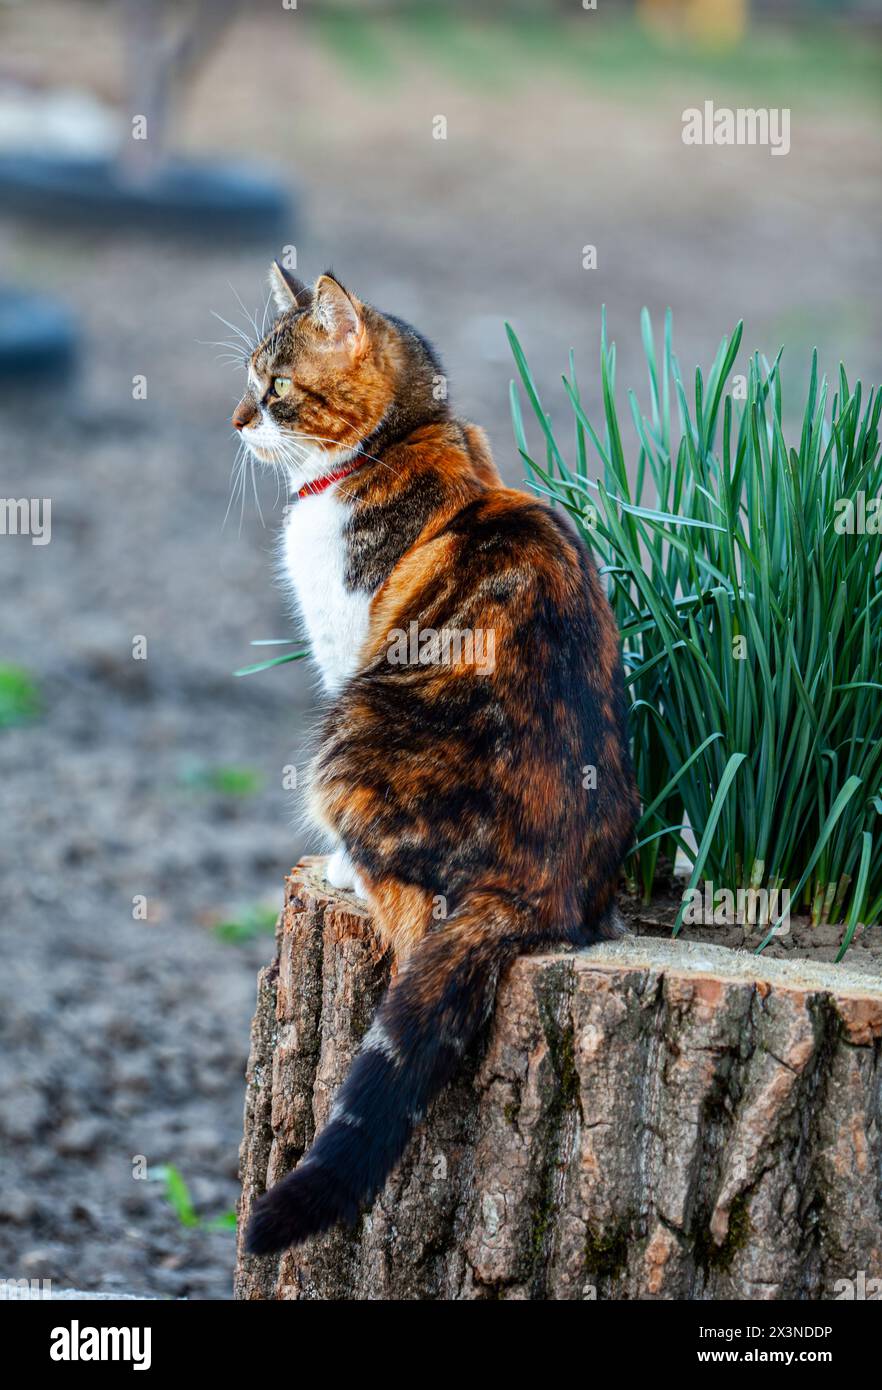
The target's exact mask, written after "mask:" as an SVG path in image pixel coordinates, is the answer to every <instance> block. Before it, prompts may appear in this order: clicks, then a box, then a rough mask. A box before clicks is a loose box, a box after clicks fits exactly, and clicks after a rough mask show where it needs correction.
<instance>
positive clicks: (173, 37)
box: [121, 0, 238, 178]
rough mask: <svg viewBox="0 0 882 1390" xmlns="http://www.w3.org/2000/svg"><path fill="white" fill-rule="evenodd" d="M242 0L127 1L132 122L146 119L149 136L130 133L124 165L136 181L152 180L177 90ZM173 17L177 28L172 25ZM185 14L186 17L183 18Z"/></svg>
mask: <svg viewBox="0 0 882 1390" xmlns="http://www.w3.org/2000/svg"><path fill="white" fill-rule="evenodd" d="M237 3H238V0H196V3H195V4H191V5H187V4H177V5H170V4H167V3H166V0H122V18H123V30H124V39H125V50H126V79H127V80H126V91H127V99H128V103H129V111H128V112H127V115H128V117H129V119H130V120H131V119H133V118H134V117H136V116H140V117H143V119H144V122H145V126H146V138H145V139H137V138H133V137H132V135H131V131H128V132H127V133H126V138H125V139H124V141H123V146H122V151H121V161H122V165H123V167H124V168H125V170H126V172H127V173H128V174H129V176H130V177H132V178H149V177H150V175H152V174H154V173H155V172H156V171H157V169H158V168H159V167H160V165H161V164H162V162H163V160H164V158H165V155H166V152H167V146H168V128H169V123H170V120H171V110H172V102H173V98H174V92H175V88H176V87H180V86H181V84H182V83H183V82H184V81H185V79H186V78H187V77H188V76H189V75H190V74H191V73H192V72H193V71H194V69H195V68H196V67H197V66H198V65H199V63H200V62H201V61H202V59H203V58H204V57H205V56H206V54H207V53H208V52H209V51H210V50H211V48H212V47H213V46H214V44H215V43H216V42H217V40H218V38H219V37H220V35H221V34H222V33H223V31H224V29H225V28H226V27H227V25H228V24H229V22H230V20H231V19H232V18H233V15H234V14H235V11H236V8H237ZM168 14H171V15H172V16H173V19H172V24H171V26H169V25H168V24H167V23H166V17H167V15H168ZM182 16H183V17H182Z"/></svg>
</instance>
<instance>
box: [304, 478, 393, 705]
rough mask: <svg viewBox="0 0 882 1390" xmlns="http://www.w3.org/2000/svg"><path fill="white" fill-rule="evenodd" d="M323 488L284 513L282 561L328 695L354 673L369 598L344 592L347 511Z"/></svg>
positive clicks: (367, 612)
mask: <svg viewBox="0 0 882 1390" xmlns="http://www.w3.org/2000/svg"><path fill="white" fill-rule="evenodd" d="M335 493H336V488H328V489H327V490H326V491H325V492H320V493H319V494H318V495H317V496H315V497H303V498H301V499H300V500H299V501H297V502H295V503H294V504H293V506H292V507H291V509H290V511H289V513H288V520H287V522H286V525H285V529H284V532H283V533H282V559H283V565H284V570H285V575H286V577H287V579H288V581H289V582H290V584H291V588H292V590H293V592H294V597H295V599H296V601H297V606H298V608H299V610H300V614H301V617H302V619H303V623H304V626H305V628H306V634H307V637H308V639H309V645H310V649H311V651H312V656H313V659H314V660H315V662H316V664H317V665H318V668H319V670H320V672H321V676H322V683H323V685H324V687H325V690H326V691H327V692H328V694H330V695H333V694H336V692H337V691H338V690H339V689H340V688H341V686H342V685H344V684H345V682H346V681H347V680H348V679H349V677H350V676H351V675H352V674H353V672H354V671H355V670H356V669H357V667H358V657H359V653H360V651H361V648H362V645H363V643H364V641H365V638H366V637H367V632H368V622H369V613H370V603H371V595H370V594H366V593H363V592H361V591H357V592H354V593H353V592H352V591H351V590H350V589H347V587H346V583H345V575H346V543H345V539H344V535H343V529H344V526H345V524H346V518H347V515H348V508H347V507H346V505H345V504H343V503H341V502H339V501H338V500H337V498H336V496H335Z"/></svg>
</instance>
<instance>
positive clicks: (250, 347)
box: [211, 309, 256, 357]
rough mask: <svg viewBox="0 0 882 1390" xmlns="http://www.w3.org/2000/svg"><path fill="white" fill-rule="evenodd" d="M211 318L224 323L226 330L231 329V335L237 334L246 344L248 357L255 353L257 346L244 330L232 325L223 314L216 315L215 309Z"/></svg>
mask: <svg viewBox="0 0 882 1390" xmlns="http://www.w3.org/2000/svg"><path fill="white" fill-rule="evenodd" d="M211 316H212V318H215V319H217V321H218V323H222V324H223V326H224V328H229V330H230V332H231V333H235V334H236V337H237V338H241V339H242V342H243V343H244V344H245V347H246V349H247V352H248V356H249V357H250V356H251V354H252V352H253V351H254V348H255V346H256V344H254V343H252V341H251V339H250V338H249V337H248V334H247V333H245V332H244V330H243V329H241V328H239V327H238V325H237V324H235V323H230V320H229V319H225V318H224V316H223V314H218V313H216V312H215V310H214V309H212V311H211Z"/></svg>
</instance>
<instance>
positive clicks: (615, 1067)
mask: <svg viewBox="0 0 882 1390" xmlns="http://www.w3.org/2000/svg"><path fill="white" fill-rule="evenodd" d="M321 864H322V861H320V860H305V861H304V862H303V863H302V864H300V865H299V866H298V867H297V868H296V869H295V870H294V872H293V873H292V874H291V876H290V878H289V879H288V880H287V886H286V899H285V906H284V909H283V912H282V914H281V917H280V919H279V925H278V929H277V944H278V954H277V958H276V960H275V961H274V963H273V964H272V965H270V966H269V967H268V968H267V969H265V970H264V971H262V973H261V975H260V979H259V987H258V1002H257V1011H256V1014H255V1017H254V1024H253V1032H252V1044H251V1056H250V1060H249V1064H248V1074H247V1076H248V1089H247V1098H246V1104H245V1136H244V1140H243V1144H242V1149H241V1175H242V1184H243V1190H242V1198H241V1202H240V1218H241V1219H240V1223H239V1229H240V1236H239V1239H240V1250H239V1256H238V1263H237V1269H236V1294H237V1297H239V1298H243V1299H288V1298H292V1299H295V1298H306V1299H403V1298H422V1299H461V1298H464V1299H474V1298H506V1299H509V1298H513V1299H547V1298H550V1299H580V1298H595V1297H596V1298H617V1299H624V1298H697V1299H727V1298H735V1299H777V1298H801V1299H832V1298H836V1297H848V1296H849V1292H848V1291H849V1288H851V1289H852V1293H851V1296H852V1297H853V1296H854V1291H853V1290H854V1286H855V1281H856V1282H857V1286H858V1287H859V1288H861V1287H862V1288H864V1289H865V1290H867V1291H869V1293H870V1295H871V1296H872V1295H873V1294H874V1293H875V1295H876V1296H877V1297H878V1296H879V1295H880V1293H882V1283H876V1284H874V1283H872V1282H871V1281H873V1280H882V981H876V980H872V979H868V978H867V977H865V976H860V975H857V974H856V973H852V972H849V970H848V968H847V965H840V966H833V965H817V964H809V963H806V962H792V961H775V960H768V961H767V960H763V959H758V958H757V957H755V956H753V955H748V954H746V953H738V952H734V951H730V950H726V949H723V948H721V947H714V946H705V945H694V944H689V945H687V944H685V943H680V942H674V941H670V940H667V941H665V940H657V939H654V938H640V937H636V938H630V939H626V940H623V941H621V942H616V943H614V944H608V945H607V944H604V945H600V946H595V947H592V948H590V949H589V950H585V951H580V952H575V953H574V952H568V951H565V950H561V951H558V952H553V953H547V954H542V955H535V956H530V957H524V958H522V959H520V960H518V961H517V962H516V963H515V965H514V966H513V968H512V969H511V971H510V972H509V974H508V975H507V977H506V978H505V979H504V981H503V983H502V985H501V987H500V990H499V994H498V999H497V1006H496V1011H495V1014H494V1017H493V1020H492V1022H491V1024H490V1025H489V1027H488V1030H487V1033H486V1035H485V1037H484V1038H483V1039H482V1040H481V1044H480V1046H479V1047H478V1048H476V1049H475V1052H474V1055H473V1056H472V1057H470V1058H469V1060H468V1062H467V1064H466V1065H465V1066H464V1068H463V1071H462V1075H461V1076H460V1077H459V1078H458V1079H457V1080H456V1082H455V1083H454V1084H453V1085H452V1086H451V1087H450V1088H449V1089H448V1090H447V1091H446V1092H445V1093H444V1094H443V1095H442V1096H441V1097H440V1098H439V1099H438V1100H437V1101H436V1102H435V1104H434V1105H433V1107H432V1109H431V1111H430V1113H429V1115H428V1117H427V1119H426V1121H425V1122H424V1123H423V1124H422V1125H421V1126H420V1127H419V1128H418V1130H417V1131H416V1132H415V1134H414V1136H413V1139H412V1140H411V1143H410V1146H409V1147H408V1149H407V1152H406V1153H405V1155H404V1158H403V1160H402V1162H401V1164H400V1165H399V1167H398V1169H397V1170H396V1171H395V1173H393V1175H392V1177H391V1178H390V1179H389V1181H388V1183H387V1184H386V1187H385V1189H384V1190H383V1191H382V1192H381V1194H380V1196H379V1198H378V1199H377V1201H376V1203H375V1204H374V1206H373V1208H372V1210H371V1211H370V1212H368V1213H367V1214H366V1215H365V1216H364V1217H363V1218H362V1220H361V1222H360V1224H359V1226H358V1228H357V1229H355V1230H336V1231H332V1232H330V1233H328V1234H326V1235H324V1236H321V1237H318V1238H316V1239H314V1240H311V1241H309V1242H308V1243H307V1244H305V1245H303V1246H301V1247H300V1248H298V1249H296V1250H294V1251H287V1252H286V1253H285V1254H284V1255H283V1256H281V1258H280V1257H278V1256H268V1257H264V1258H255V1257H252V1256H248V1255H245V1254H244V1253H243V1251H242V1249H241V1239H242V1232H243V1229H244V1225H245V1223H246V1222H247V1219H248V1216H249V1213H250V1211H251V1207H252V1204H253V1202H254V1201H255V1199H256V1198H257V1197H258V1196H259V1195H260V1194H261V1193H262V1192H263V1191H264V1190H265V1188H266V1187H267V1186H268V1185H270V1184H272V1183H274V1182H276V1181H277V1180H278V1179H279V1178H281V1177H282V1176H283V1175H284V1174H285V1173H287V1172H288V1171H289V1170H290V1169H291V1168H292V1167H293V1166H294V1165H295V1164H296V1162H297V1160H298V1159H299V1158H300V1157H301V1155H302V1154H303V1153H304V1151H305V1150H306V1149H307V1148H308V1147H309V1145H310V1143H311V1141H312V1138H313V1135H314V1134H315V1132H316V1130H317V1128H318V1127H319V1126H320V1125H321V1124H322V1123H323V1122H324V1120H325V1118H326V1116H327V1113H328V1110H329V1107H330V1103H331V1099H332V1097H333V1094H334V1092H335V1090H336V1088H337V1086H338V1085H339V1084H340V1082H341V1081H342V1079H343V1077H344V1075H345V1073H346V1070H347V1068H348V1066H349V1063H350V1061H351V1058H352V1056H353V1053H354V1051H355V1050H356V1048H357V1046H358V1042H359V1039H360V1038H361V1036H362V1034H363V1033H364V1032H365V1030H366V1029H367V1027H368V1026H369V1023H370V1020H371V1017H372V1014H373V1011H374V1009H375V1007H376V1004H377V1002H378V1000H379V999H380V997H381V995H382V993H383V990H384V989H385V987H386V984H387V981H388V978H389V962H388V960H387V958H386V957H385V956H384V953H383V950H382V947H381V944H380V942H379V940H378V938H377V937H376V935H375V934H374V932H373V929H372V926H371V921H370V918H369V916H368V914H367V912H366V911H365V910H364V908H363V907H361V906H360V905H359V903H358V902H357V901H356V900H355V899H354V898H352V897H351V896H349V895H347V894H344V893H340V892H336V891H332V890H330V889H329V888H328V886H327V885H326V884H325V883H324V882H323V880H322V877H321ZM862 1275H863V1284H861V1277H862ZM843 1281H845V1282H843ZM847 1281H852V1282H851V1284H849V1283H848V1282H847ZM858 1296H860V1295H858Z"/></svg>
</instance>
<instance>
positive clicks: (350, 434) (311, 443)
mask: <svg viewBox="0 0 882 1390" xmlns="http://www.w3.org/2000/svg"><path fill="white" fill-rule="evenodd" d="M270 284H271V288H272V294H273V299H274V301H275V305H276V308H277V310H278V317H277V319H276V321H275V323H274V324H273V326H272V329H271V330H270V332H269V333H268V334H267V336H266V337H265V338H264V339H263V341H262V342H260V343H258V345H257V347H256V348H255V349H254V350H253V352H252V353H251V355H250V358H249V361H248V385H247V389H246V391H245V394H244V396H243V397H242V399H241V401H240V402H239V404H238V406H237V407H236V410H235V412H234V414H233V421H232V423H233V425H234V427H235V428H236V429H237V430H238V431H239V435H240V438H241V439H242V441H243V442H244V443H245V444H246V445H247V447H248V449H249V450H250V451H251V452H252V454H254V456H255V457H256V458H258V459H260V460H261V462H263V463H268V464H273V465H275V466H276V467H278V468H280V469H284V470H285V471H286V472H287V473H288V474H289V475H290V478H291V481H292V482H297V484H298V485H302V484H304V483H309V482H312V481H314V480H315V479H316V478H319V477H321V475H322V474H323V473H327V472H328V471H329V470H330V469H331V468H333V467H335V466H338V465H340V464H343V463H346V462H348V461H349V460H350V459H352V458H354V457H355V456H356V455H358V454H359V453H362V454H364V442H365V441H366V440H368V441H369V440H371V439H372V438H373V439H376V438H377V431H378V429H379V428H380V427H381V426H384V425H385V424H386V423H387V422H389V421H390V420H392V419H393V418H394V419H395V420H396V421H397V422H400V423H404V422H406V421H411V420H412V421H413V422H414V423H418V422H419V421H420V420H421V419H423V418H430V417H432V416H437V415H438V414H440V413H442V412H443V410H444V409H445V407H444V406H443V404H440V403H439V401H438V400H437V399H436V397H437V396H438V391H437V383H438V381H439V380H442V381H443V378H441V377H440V370H441V369H440V364H439V362H438V360H437V358H436V357H435V354H434V352H433V350H432V348H431V347H430V346H429V344H428V343H427V342H426V341H425V340H424V339H423V338H422V337H421V336H420V335H419V334H418V333H416V332H415V331H414V330H413V329H411V328H410V327H409V326H408V325H407V324H404V323H402V322H401V321H400V320H398V319H394V318H391V317H389V316H387V315H384V314H381V313H379V311H378V310H376V309H374V308H372V307H371V306H370V305H367V304H364V303H362V302H361V300H359V299H356V297H355V296H354V295H353V294H350V293H349V292H348V291H347V290H346V289H344V287H343V285H341V283H340V281H339V280H337V279H336V277H335V276H334V275H332V274H330V273H327V274H325V275H321V276H319V278H318V280H317V281H316V283H315V285H313V286H312V287H309V286H307V285H305V284H304V283H303V282H302V281H300V280H298V279H297V278H296V277H295V276H293V275H291V274H290V272H289V271H287V270H285V269H284V268H283V267H282V266H281V265H279V263H278V262H277V261H275V262H273V265H272V266H271V268H270Z"/></svg>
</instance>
